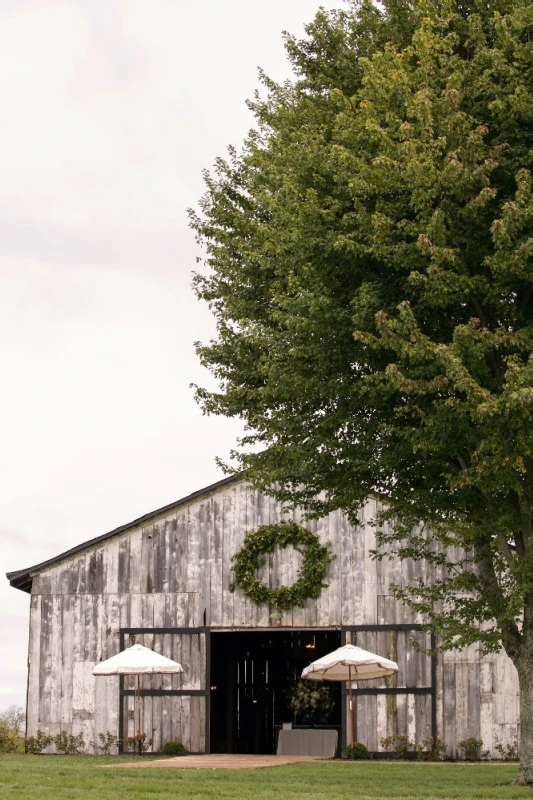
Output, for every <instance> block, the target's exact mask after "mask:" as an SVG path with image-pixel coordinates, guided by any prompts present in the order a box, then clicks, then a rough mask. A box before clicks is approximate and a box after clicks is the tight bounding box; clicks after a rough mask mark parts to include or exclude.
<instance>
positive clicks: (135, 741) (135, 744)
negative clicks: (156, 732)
mask: <svg viewBox="0 0 533 800" xmlns="http://www.w3.org/2000/svg"><path fill="white" fill-rule="evenodd" d="M139 742H140V744H141V752H142V753H145V752H146V751H147V750H148V748H149V747H151V746H152V744H153V743H154V740H153V739H147V738H146V734H145V733H143V734H142V736H138V735H137V736H128V737H127V738H126V739H122V744H123V746H124V749H125V750H133V752H134V753H135V752H136V751H138V750H139Z"/></svg>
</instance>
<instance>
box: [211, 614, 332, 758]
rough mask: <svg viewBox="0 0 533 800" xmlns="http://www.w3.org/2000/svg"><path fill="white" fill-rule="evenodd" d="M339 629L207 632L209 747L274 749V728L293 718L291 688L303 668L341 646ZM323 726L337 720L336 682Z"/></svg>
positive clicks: (219, 749)
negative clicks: (208, 641) (209, 687)
mask: <svg viewBox="0 0 533 800" xmlns="http://www.w3.org/2000/svg"><path fill="white" fill-rule="evenodd" d="M340 644H341V635H340V632H339V631H316V632H313V631H309V630H305V631H239V632H231V633H229V632H228V633H212V634H211V721H210V731H211V735H210V738H211V743H210V744H211V752H212V753H274V751H275V746H276V730H277V729H278V728H279V727H281V725H282V723H283V722H291V721H292V720H293V716H294V715H293V712H292V711H291V710H290V708H289V698H288V694H289V691H290V688H291V687H292V686H293V685H294V684H295V683H296V682H297V681H298V680H299V678H300V675H301V672H302V669H303V668H304V667H306V666H307V665H308V664H309V663H310V662H311V661H314V660H315V659H317V658H320V657H321V656H324V655H326V653H329V652H331V651H332V650H335V649H336V648H337V647H340ZM331 690H332V693H333V697H334V700H335V706H334V708H333V711H332V713H331V714H330V716H329V717H328V720H327V724H328V726H333V727H338V728H340V725H341V687H340V684H338V683H332V684H331Z"/></svg>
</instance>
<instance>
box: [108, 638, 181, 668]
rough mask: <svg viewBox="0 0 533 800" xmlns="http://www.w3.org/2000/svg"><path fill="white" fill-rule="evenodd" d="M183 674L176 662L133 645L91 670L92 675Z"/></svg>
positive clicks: (139, 645) (145, 648) (138, 645)
mask: <svg viewBox="0 0 533 800" xmlns="http://www.w3.org/2000/svg"><path fill="white" fill-rule="evenodd" d="M180 672H183V667H182V666H181V664H178V662H177V661H172V659H171V658H166V657H165V656H162V655H160V654H159V653H156V652H154V651H153V650H150V648H149V647H143V646H142V645H141V644H134V645H133V646H132V647H128V648H127V649H126V650H123V651H122V652H121V653H117V655H116V656H111V658H108V659H107V661H102V662H101V663H100V664H97V665H96V667H95V668H94V669H93V675H161V674H164V675H166V674H169V673H173V674H176V673H180Z"/></svg>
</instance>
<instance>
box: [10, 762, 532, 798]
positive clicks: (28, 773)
mask: <svg viewBox="0 0 533 800" xmlns="http://www.w3.org/2000/svg"><path fill="white" fill-rule="evenodd" d="M134 760H137V759H136V758H135V757H133V756H124V757H116V756H115V757H113V756H26V755H3V756H0V797H1V798H2V800H12V798H17V800H63V799H64V800H81V798H84V799H85V798H86V799H87V800H92V799H93V798H94V800H130V798H131V800H140V799H141V798H143V799H144V798H146V799H147V800H148V798H150V799H152V798H153V800H171V798H172V800H176V798H177V799H178V800H181V799H183V800H188V799H189V798H191V800H208V799H209V800H215V798H216V799H217V800H218V799H219V798H220V800H226V799H231V800H233V799H234V798H235V799H236V800H307V798H310V799H312V800H330V799H331V800H367V798H379V799H380V800H397V798H422V797H423V798H427V799H428V800H431V798H439V800H441V799H443V798H445V799H447V798H465V799H468V800H470V798H480V799H481V800H489V799H490V798H499V800H505V799H506V798H530V797H531V798H533V790H531V789H524V788H521V787H517V786H513V785H512V781H513V780H514V778H515V776H516V773H517V767H516V765H509V766H507V765H505V766H504V765H498V764H480V765H475V764H473V765H464V764H442V765H438V764H437V765H431V764H416V763H415V764H409V763H406V764H391V763H390V762H389V763H369V762H364V763H354V762H350V763H319V762H316V763H312V762H311V763H309V762H308V763H303V764H294V765H290V766H284V767H273V768H271V769H259V770H212V769H211V770H208V769H205V770H203V769H202V770H196V769H153V770H152V769H139V770H137V769H117V770H112V769H97V765H99V764H112V763H117V761H134ZM144 760H146V757H145V758H144Z"/></svg>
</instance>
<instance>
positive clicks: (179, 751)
mask: <svg viewBox="0 0 533 800" xmlns="http://www.w3.org/2000/svg"><path fill="white" fill-rule="evenodd" d="M188 752H189V751H188V750H187V748H186V747H185V745H184V744H182V743H181V742H177V741H172V742H167V743H166V745H165V746H164V747H163V753H164V754H165V755H166V756H186V755H187V753H188Z"/></svg>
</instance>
